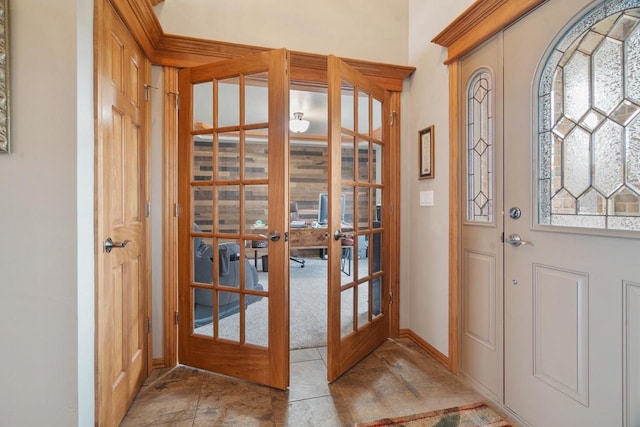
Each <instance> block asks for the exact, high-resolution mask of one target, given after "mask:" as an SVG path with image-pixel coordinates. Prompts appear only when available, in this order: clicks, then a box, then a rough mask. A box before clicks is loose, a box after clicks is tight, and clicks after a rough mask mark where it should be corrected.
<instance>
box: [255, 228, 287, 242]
mask: <svg viewBox="0 0 640 427" xmlns="http://www.w3.org/2000/svg"><path fill="white" fill-rule="evenodd" d="M258 236H260V237H262V238H263V239H265V240H271V241H272V242H277V241H278V240H280V237H281V236H280V232H279V231H278V230H276V231H272V232H271V233H269V235H268V236H267V235H265V234H258ZM287 239H288V236H285V242H286V241H287Z"/></svg>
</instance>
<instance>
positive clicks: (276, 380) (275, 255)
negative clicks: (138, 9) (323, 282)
mask: <svg viewBox="0 0 640 427" xmlns="http://www.w3.org/2000/svg"><path fill="white" fill-rule="evenodd" d="M287 67H288V53H287V52H286V51H285V50H276V51H270V52H265V53H260V54H255V55H251V56H248V57H244V58H240V59H234V60H227V61H222V62H219V63H214V64H209V65H203V66H198V67H194V68H189V69H184V70H182V71H181V72H180V75H179V88H180V111H179V115H180V120H179V123H180V124H179V144H180V145H179V200H180V206H181V212H180V217H179V224H178V228H179V233H178V234H179V238H178V239H179V248H180V250H179V265H180V269H179V286H178V287H179V291H178V300H179V302H178V304H179V312H180V321H179V348H178V358H179V361H180V363H183V364H186V365H189V366H194V367H199V368H203V369H207V370H209V371H213V372H218V373H221V374H225V375H230V376H234V377H238V378H243V379H246V380H249V381H253V382H256V383H260V384H265V385H268V386H271V387H275V388H279V389H285V388H286V387H287V386H288V384H289V300H288V292H289V258H288V254H289V247H288V242H287V236H288V231H289V221H288V192H287V191H286V188H287V186H288V182H289V166H288V122H289V120H288V110H289V109H288V100H289V80H288V78H289V77H288V69H287ZM256 244H257V245H259V246H261V247H262V246H266V248H267V251H268V260H269V261H268V262H269V269H268V276H267V277H262V278H261V277H259V276H258V273H257V271H256V269H255V267H254V266H253V263H250V262H249V261H248V259H247V255H248V251H249V250H250V249H249V248H251V247H252V245H256Z"/></svg>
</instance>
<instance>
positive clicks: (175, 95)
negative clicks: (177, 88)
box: [167, 92, 180, 110]
mask: <svg viewBox="0 0 640 427" xmlns="http://www.w3.org/2000/svg"><path fill="white" fill-rule="evenodd" d="M167 95H173V100H174V101H175V103H176V110H177V109H179V108H180V92H167Z"/></svg>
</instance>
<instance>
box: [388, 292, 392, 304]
mask: <svg viewBox="0 0 640 427" xmlns="http://www.w3.org/2000/svg"><path fill="white" fill-rule="evenodd" d="M391 304H393V292H391V291H389V305H391Z"/></svg>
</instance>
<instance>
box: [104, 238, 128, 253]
mask: <svg viewBox="0 0 640 427" xmlns="http://www.w3.org/2000/svg"><path fill="white" fill-rule="evenodd" d="M129 242H131V240H125V241H124V242H114V241H113V240H111V237H109V238H107V240H106V241H105V242H104V251H105V252H106V253H108V254H110V253H111V249H114V248H124V247H126V246H127V245H128V244H129Z"/></svg>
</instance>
